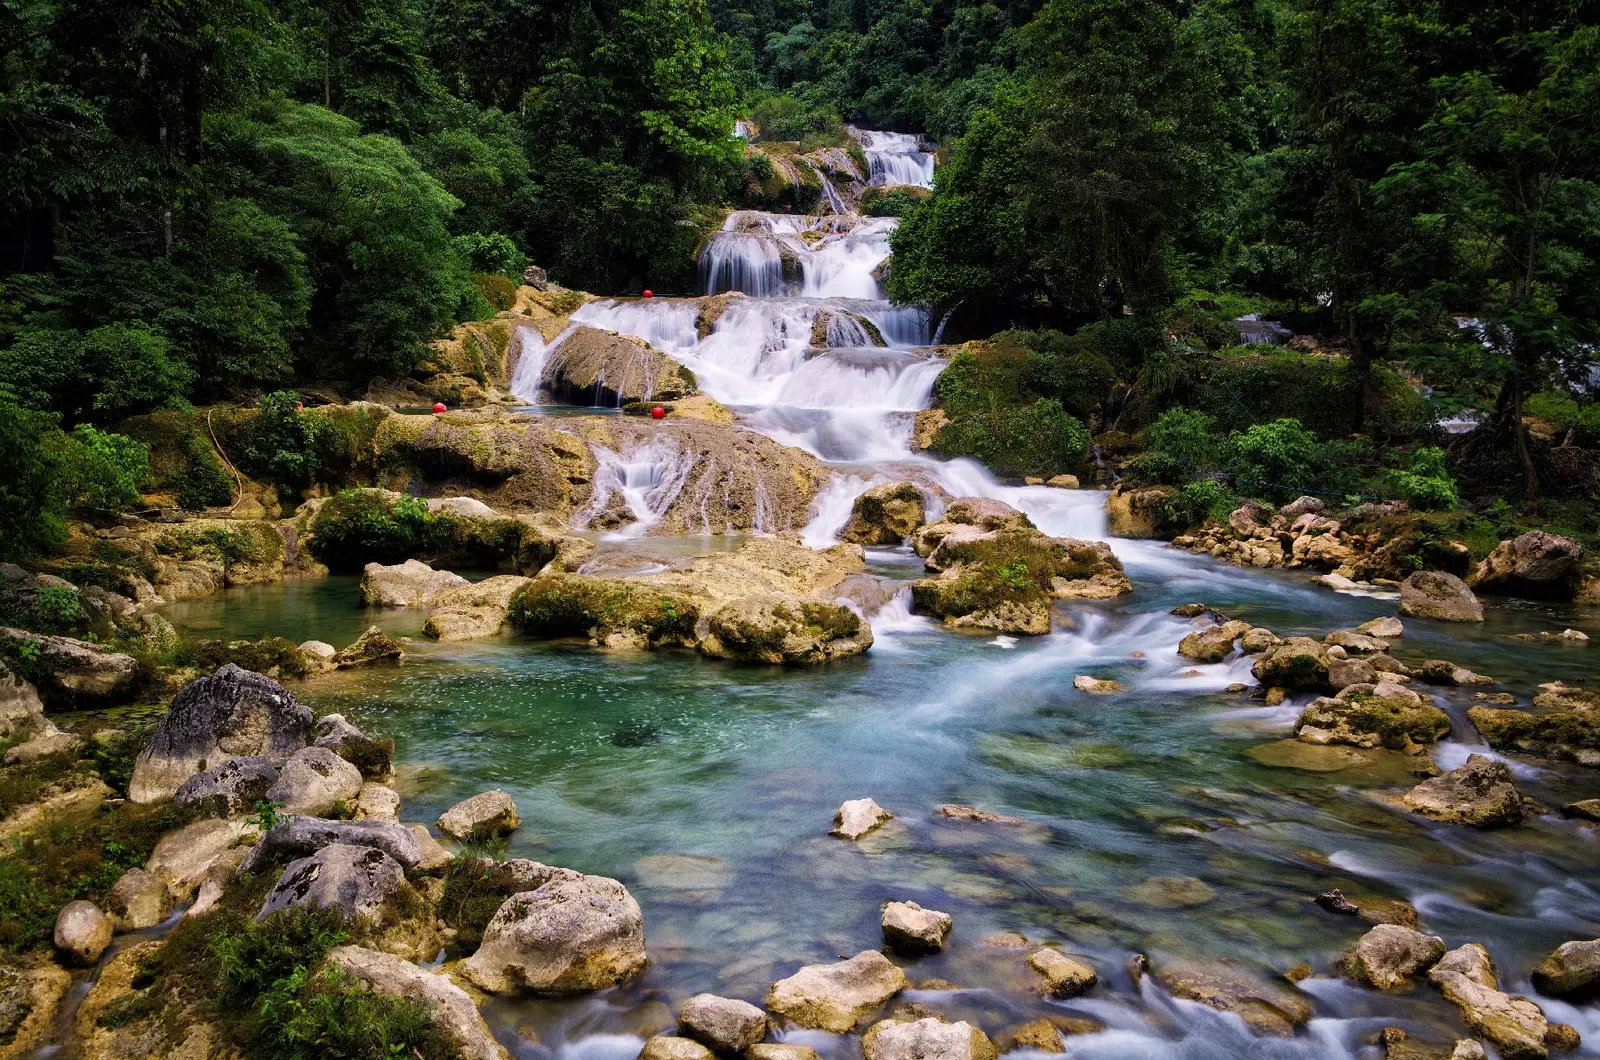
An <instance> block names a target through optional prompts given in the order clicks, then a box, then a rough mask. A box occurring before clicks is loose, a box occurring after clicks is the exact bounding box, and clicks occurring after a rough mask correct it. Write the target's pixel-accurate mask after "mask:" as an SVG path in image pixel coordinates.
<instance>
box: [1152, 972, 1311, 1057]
mask: <svg viewBox="0 0 1600 1060" xmlns="http://www.w3.org/2000/svg"><path fill="white" fill-rule="evenodd" d="M1156 978H1157V979H1158V980H1159V981H1160V983H1161V985H1162V986H1164V987H1166V988H1167V990H1168V992H1170V993H1171V994H1172V996H1174V997H1180V998H1183V999H1184V1000H1186V1001H1198V1002H1200V1003H1201V1004H1202V1005H1209V1006H1210V1007H1211V1008H1214V1009H1217V1010H1218V1011H1220V1012H1235V1013H1237V1014H1238V1015H1239V1016H1240V1017H1241V1018H1242V1019H1243V1020H1244V1021H1245V1023H1246V1024H1248V1025H1249V1026H1250V1027H1251V1028H1252V1029H1254V1030H1255V1031H1257V1032H1259V1033H1263V1034H1273V1035H1277V1036H1279V1037H1284V1038H1287V1037H1291V1036H1292V1035H1293V1034H1294V1029H1295V1028H1296V1027H1298V1026H1300V1025H1301V1024H1303V1023H1305V1022H1306V1021H1308V1020H1309V1019H1310V1018H1311V1016H1312V1013H1313V1012H1314V1011H1315V1010H1314V1009H1313V1007H1312V1004H1311V1002H1310V1000H1309V999H1308V998H1307V996H1306V995H1305V994H1304V993H1302V992H1300V991H1299V990H1297V989H1295V988H1294V987H1293V986H1291V985H1290V984H1289V983H1288V982H1286V981H1284V980H1282V979H1280V978H1277V977H1274V978H1272V979H1269V978H1267V977H1265V976H1262V975H1261V974H1260V973H1258V972H1256V971H1255V970H1254V969H1253V968H1250V967H1248V966H1247V965H1244V964H1242V963H1240V962H1238V961H1233V960H1229V959H1226V958H1219V959H1213V960H1201V959H1193V960H1181V961H1173V962H1170V963H1168V964H1166V965H1164V966H1163V967H1162V969H1161V971H1160V973H1159V974H1158V975H1157V976H1156Z"/></svg>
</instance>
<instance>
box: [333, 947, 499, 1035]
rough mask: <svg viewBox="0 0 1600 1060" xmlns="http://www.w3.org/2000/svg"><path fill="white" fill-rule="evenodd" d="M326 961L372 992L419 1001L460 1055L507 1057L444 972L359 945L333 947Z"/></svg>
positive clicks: (465, 997) (476, 1009) (467, 998)
mask: <svg viewBox="0 0 1600 1060" xmlns="http://www.w3.org/2000/svg"><path fill="white" fill-rule="evenodd" d="M328 962H329V964H331V965H332V966H333V967H335V968H338V969H339V970H340V971H342V972H344V973H345V974H346V975H348V976H350V977H351V978H353V979H354V980H355V981H356V982H357V983H358V984H360V985H361V986H362V987H365V988H366V989H367V990H370V991H372V992H373V993H375V994H383V995H385V996H387V997H401V998H406V999H408V1000H410V1001H415V1002H418V1003H420V1004H421V1005H423V1006H424V1007H425V1008H427V1009H428V1011H429V1012H430V1013H431V1014H432V1016H433V1022H434V1025H435V1026H436V1027H437V1028H438V1029H439V1031H440V1032H441V1033H442V1034H443V1035H444V1036H445V1037H446V1038H448V1039H449V1040H450V1041H451V1043H452V1044H453V1045H454V1046H455V1049H456V1056H458V1057H460V1058H461V1060H506V1058H507V1057H508V1055H509V1054H507V1052H506V1050H505V1049H504V1048H502V1047H501V1045H500V1044H499V1043H498V1042H496V1041H495V1040H494V1035H493V1034H491V1033H490V1032H489V1025H488V1024H487V1023H485V1022H484V1021H483V1015H482V1014H481V1013H480V1012H479V1011H478V1007H477V1006H476V1005H474V1004H473V1003H472V998H471V997H469V996H468V995H467V992H466V991H465V990H463V989H461V988H460V987H459V986H457V985H456V984H455V983H453V982H451V981H450V979H449V977H448V976H444V975H438V974H436V973H434V972H429V971H425V970H423V969H422V968H419V967H417V966H416V965H415V964H413V963H411V962H410V961H405V960H401V959H400V958H399V957H394V956H391V955H390V954H387V953H379V952H377V951H375V950H369V949H363V948H362V947H360V946H336V947H334V948H333V949H332V950H329V951H328Z"/></svg>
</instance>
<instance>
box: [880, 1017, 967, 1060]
mask: <svg viewBox="0 0 1600 1060" xmlns="http://www.w3.org/2000/svg"><path fill="white" fill-rule="evenodd" d="M861 1053H862V1055H863V1056H865V1057H866V1060H995V1057H996V1055H997V1053H996V1051H995V1047H994V1043H993V1042H991V1041H990V1040H989V1036H988V1035H987V1034H984V1033H983V1032H982V1031H981V1030H979V1029H978V1028H976V1027H974V1026H973V1025H972V1024H970V1023H946V1022H945V1021H944V1020H942V1019H937V1018H934V1017H931V1016H930V1017H927V1018H925V1019H920V1020H913V1021H911V1022H903V1021H901V1020H884V1021H882V1022H881V1023H874V1024H873V1025H872V1026H871V1027H870V1028H868V1029H867V1033H866V1034H864V1035H862V1036H861Z"/></svg>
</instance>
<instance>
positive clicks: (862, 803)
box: [828, 799, 894, 839]
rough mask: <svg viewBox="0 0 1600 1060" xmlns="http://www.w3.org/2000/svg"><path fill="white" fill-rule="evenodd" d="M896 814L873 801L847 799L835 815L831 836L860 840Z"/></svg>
mask: <svg viewBox="0 0 1600 1060" xmlns="http://www.w3.org/2000/svg"><path fill="white" fill-rule="evenodd" d="M893 817H894V814H892V813H890V812H889V811H888V810H886V809H884V808H883V807H882V806H879V805H878V804H877V803H876V802H873V801H872V800H871V799H847V800H846V801H845V802H844V803H843V804H841V805H840V807H839V809H838V811H837V812H836V813H835V814H834V815H833V828H832V830H830V831H829V832H828V834H829V835H836V836H839V837H841V838H844V839H860V838H861V837H862V836H864V835H866V834H867V833H868V832H870V831H872V830H873V829H875V828H877V827H878V826H879V825H881V824H883V822H885V821H887V820H890V819H891V818H893Z"/></svg>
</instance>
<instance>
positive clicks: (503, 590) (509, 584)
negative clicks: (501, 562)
mask: <svg viewBox="0 0 1600 1060" xmlns="http://www.w3.org/2000/svg"><path fill="white" fill-rule="evenodd" d="M532 580H533V579H531V578H524V577H522V576H520V575H515V574H500V575H496V576H495V577H493V578H485V579H484V580H483V581H481V582H474V583H472V584H470V585H468V586H466V587H464V588H461V589H453V590H451V591H450V592H447V593H444V594H443V595H441V596H440V597H439V598H438V599H437V600H436V601H435V602H434V607H433V610H432V611H430V612H428V621H427V622H426V623H424V624H423V627H422V632H423V635H424V636H428V637H432V638H433V639H434V640H445V641H454V640H472V639H474V638H476V637H492V636H494V635H495V634H496V633H499V632H500V630H501V628H502V627H503V626H504V625H505V622H506V615H507V613H508V612H509V611H510V610H511V600H512V598H513V597H515V596H516V595H517V594H518V593H520V592H522V590H524V589H526V588H527V587H528V583H529V582H531V581H532Z"/></svg>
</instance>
